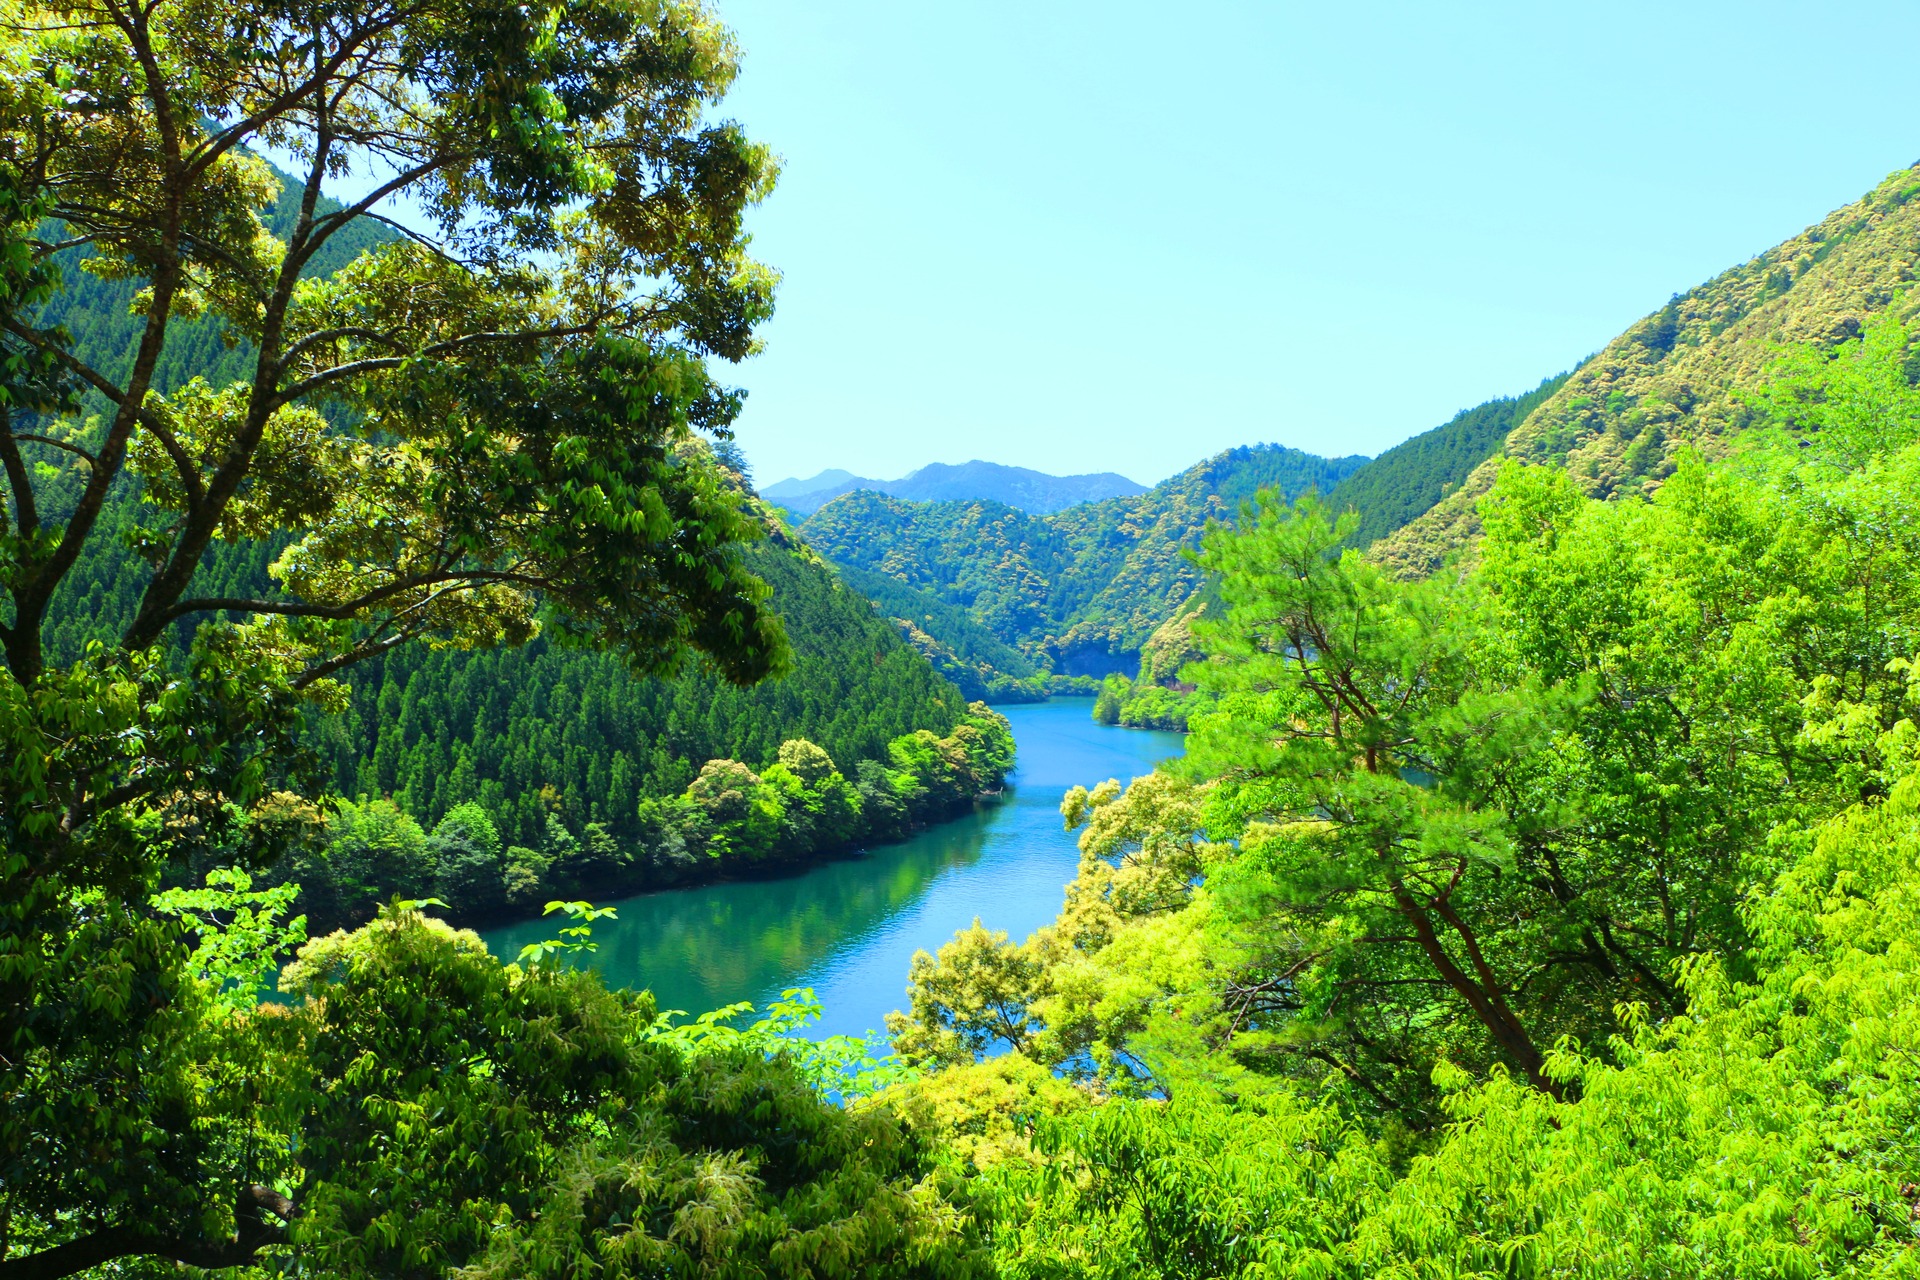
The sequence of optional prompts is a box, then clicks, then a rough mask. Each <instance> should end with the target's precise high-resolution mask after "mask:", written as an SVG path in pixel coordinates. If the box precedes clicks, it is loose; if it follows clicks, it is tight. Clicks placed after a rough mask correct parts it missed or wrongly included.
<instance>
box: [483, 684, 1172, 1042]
mask: <svg viewBox="0 0 1920 1280" xmlns="http://www.w3.org/2000/svg"><path fill="white" fill-rule="evenodd" d="M1090 706H1091V700H1090V699H1087V698H1070V699H1060V700H1056V701H1053V702H1049V703H1037V704H1031V705H1027V706H1013V707H1005V708H1003V709H1002V710H1003V711H1004V712H1005V715H1006V718H1007V720H1008V722H1009V725H1010V727H1011V731H1012V735H1013V738H1014V740H1015V742H1016V744H1017V750H1018V756H1017V762H1016V764H1015V766H1014V768H1013V770H1012V772H1011V774H1010V775H1009V776H1008V778H1007V785H1006V788H1005V793H1004V794H1003V795H1002V796H1001V797H1000V798H999V799H998V800H997V801H996V802H995V803H993V804H991V805H986V806H982V807H981V808H979V809H977V810H973V811H970V812H966V813H963V814H962V815H960V816H959V817H957V818H955V819H953V820H952V821H950V822H944V823H940V824H938V825H934V826H929V827H927V828H926V829H924V830H922V831H919V832H916V833H914V834H913V835H911V836H909V837H908V838H907V839H905V840H903V841H900V842H897V843H893V844H887V845H876V846H873V847H870V848H868V849H866V850H864V851H861V852H857V853H853V854H851V855H850V856H846V857H842V858H837V859H835V860H832V861H828V862H824V863H821V864H818V865H814V866H811V867H809V868H807V869H805V870H803V871H801V872H799V873H798V874H795V875H791V876H787V877H783V878H780V879H758V878H757V879H741V880H730V881H723V882H718V883H713V884H707V885H702V886H699V887H694V888H685V889H676V890H669V891H664V892H657V893H648V894H645V895H640V896H635V897H631V898H626V899H622V900H618V901H614V900H609V899H596V901H598V902H601V903H602V904H603V905H611V906H613V907H615V908H616V910H617V912H618V914H617V916H616V918H614V919H612V920H603V921H600V922H599V923H597V924H596V925H595V926H594V933H593V937H594V941H595V942H596V943H598V944H599V950H598V951H597V952H595V953H593V954H592V955H591V956H589V957H586V959H585V962H586V963H587V964H590V965H591V966H593V967H594V968H595V969H598V970H599V971H600V972H601V973H602V974H603V975H604V976H605V978H606V980H607V982H608V983H609V985H612V986H616V987H633V988H640V987H645V988H650V989H651V990H652V991H653V993H654V995H655V996H656V997H657V999H658V1000H659V1002H660V1004H661V1006H662V1007H663V1008H672V1009H684V1010H687V1011H690V1012H694V1013H698V1012H701V1011H704V1010H707V1009H713V1008H718V1007H720V1006H722V1005H725V1004H728V1003H731V1002H733V1001H737V1000H751V1001H753V1002H754V1003H755V1004H757V1005H763V1006H764V1005H765V1004H766V1003H767V1002H768V1000H770V999H772V998H774V997H777V996H778V995H779V994H780V992H781V991H783V990H785V989H787V988H790V987H799V986H810V987H812V988H814V990H815V991H816V993H817V994H818V996H819V998H820V1000H821V1003H822V1004H823V1005H824V1007H825V1014H824V1016H823V1019H822V1021H821V1022H820V1024H818V1026H816V1027H815V1028H812V1029H811V1031H810V1034H821V1035H834V1034H839V1033H841V1032H846V1033H850V1034H862V1033H864V1032H866V1031H868V1030H874V1029H878V1028H879V1027H880V1026H881V1025H882V1020H883V1019H884V1018H885V1016H886V1014H887V1013H888V1012H889V1011H891V1010H893V1009H897V1008H900V1007H902V1006H903V1005H904V1003H905V1000H904V993H905V988H906V981H907V969H908V965H909V964H910V963H911V961H912V958H913V953H914V952H915V951H916V950H920V949H923V948H924V949H926V950H929V951H931V950H934V949H937V948H938V947H939V946H940V944H941V943H943V942H945V941H946V940H947V939H948V938H950V937H951V936H952V935H953V932H954V931H955V930H956V929H963V928H965V927H966V926H967V925H969V924H971V923H972V922H973V919H974V918H975V917H976V916H978V917H979V918H980V919H981V921H982V922H983V923H985V924H986V925H987V926H988V927H989V928H994V929H1004V930H1006V931H1007V932H1008V933H1009V934H1010V935H1011V936H1013V937H1016V938H1019V937H1024V936H1025V935H1026V934H1028V933H1029V932H1031V931H1032V930H1034V929H1036V928H1038V927H1039V926H1040V925H1042V924H1045V923H1047V922H1048V921H1050V920H1052V919H1053V917H1054V916H1055V915H1056V914H1058V912H1059V910H1060V901H1061V888H1062V886H1063V885H1064V884H1066V882H1067V881H1069V880H1071V879H1072V878H1073V875H1074V872H1075V870H1076V868H1077V866H1078V862H1079V852H1078V850H1077V848H1076V847H1075V843H1074V837H1073V836H1072V834H1071V833H1069V832H1067V831H1066V830H1065V829H1064V828H1063V827H1062V824H1061V821H1060V813H1059V806H1060V798H1061V796H1062V795H1063V794H1064V793H1065V792H1066V790H1067V789H1068V788H1069V787H1071V786H1074V785H1076V784H1086V785H1091V784H1093V783H1096V782H1099V781H1100V780H1102V779H1104V778H1119V779H1120V780H1121V781H1123V782H1124V781H1126V780H1127V779H1129V778H1133V777H1137V776H1139V775H1142V774H1145V773H1147V772H1149V771H1150V770H1151V769H1152V767H1153V766H1154V764H1155V763H1157V762H1159V761H1161V760H1163V759H1166V758H1167V757H1169V756H1172V755H1176V754H1178V752H1179V750H1180V748H1181V745H1182V739H1181V737H1180V736H1179V735H1178V734H1170V733H1156V732H1149V731H1143V730H1132V729H1116V728H1106V727H1103V726H1100V725H1097V724H1095V723H1094V722H1093V719H1092V717H1091V715H1090V714H1089V708H1090ZM553 929H554V925H553V923H552V922H551V921H544V920H536V921H528V922H523V923H519V924H513V925H506V926H502V927H499V928H494V929H488V930H484V931H483V936H484V937H485V938H486V941H487V945H488V947H489V948H491V949H492V951H493V953H494V954H495V955H498V956H502V957H505V958H508V959H511V958H512V957H513V956H515V955H517V954H518V953H519V950H520V948H521V947H523V946H525V945H526V944H528V943H530V942H538V941H540V940H542V939H544V938H549V937H552V936H553Z"/></svg>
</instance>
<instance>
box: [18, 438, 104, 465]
mask: <svg viewBox="0 0 1920 1280" xmlns="http://www.w3.org/2000/svg"><path fill="white" fill-rule="evenodd" d="M10 438H11V439H14V440H31V441H33V443H35V444H44V445H49V446H51V447H53V448H55V449H65V450H66V451H67V452H68V453H71V454H76V455H78V456H79V457H82V458H85V459H86V460H87V464H88V465H89V466H95V467H97V466H99V465H100V459H98V458H96V457H94V456H93V455H92V454H91V453H89V452H88V451H87V450H85V449H82V448H81V447H80V446H79V445H77V444H69V443H67V442H66V441H65V440H57V439H55V438H54V437H52V436H42V435H34V434H33V433H32V432H28V431H15V432H13V433H12V435H11V437H10Z"/></svg>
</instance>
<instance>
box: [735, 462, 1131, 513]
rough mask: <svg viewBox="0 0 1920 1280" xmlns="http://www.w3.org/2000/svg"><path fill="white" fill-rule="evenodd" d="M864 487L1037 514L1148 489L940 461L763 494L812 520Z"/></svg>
mask: <svg viewBox="0 0 1920 1280" xmlns="http://www.w3.org/2000/svg"><path fill="white" fill-rule="evenodd" d="M862 489H865V490H867V491H869V492H872V493H884V494H887V495H888V496H890V497H895V498H905V499H906V500H907V501H909V502H965V501H970V500H972V499H975V498H981V499H985V500H987V501H990V502H1000V503H1004V504H1006V505H1007V506H1009V507H1017V508H1019V509H1020V510H1022V511H1026V512H1031V513H1032V514H1034V515H1047V514H1050V513H1052V512H1055V511H1060V510H1062V509H1064V508H1066V507H1071V506H1075V505H1077V504H1079V503H1082V502H1099V501H1101V500H1102V499H1106V498H1127V497H1132V496H1133V495H1135V494H1141V493H1145V492H1146V491H1147V487H1146V486H1145V485H1143V484H1136V483H1134V482H1133V481H1131V480H1129V479H1127V478H1126V477H1125V476H1122V475H1115V474H1114V473H1113V472H1111V471H1103V472H1101V473H1100V474H1098V475H1086V476H1050V475H1048V474H1047V473H1046V472H1044V471H1032V470H1029V469H1028V468H1026V467H1008V466H1002V465H1001V464H1000V463H997V462H981V461H979V460H978V459H975V460H974V461H972V462H963V463H960V464H959V465H957V466H956V465H953V464H951V463H945V462H935V463H932V464H930V465H928V466H924V467H921V468H920V469H919V470H918V471H915V472H914V473H913V474H911V475H909V476H905V477H902V478H901V479H899V480H874V479H871V478H869V477H867V476H856V475H854V474H853V473H852V472H850V471H840V470H833V471H822V472H821V473H820V474H819V475H817V476H815V477H813V478H812V479H811V480H782V481H780V482H779V483H777V484H770V485H767V486H765V487H764V488H762V489H761V490H760V493H761V496H762V497H764V498H766V499H767V500H768V501H770V502H777V503H779V504H780V505H781V506H783V507H785V508H786V509H787V510H789V511H792V512H794V513H795V514H797V515H801V516H809V515H812V514H813V513H814V512H816V511H818V510H819V509H820V508H821V507H824V506H826V505H827V504H828V503H829V502H831V501H833V500H834V499H835V498H837V497H839V496H841V495H842V494H846V493H854V492H857V491H859V490H862Z"/></svg>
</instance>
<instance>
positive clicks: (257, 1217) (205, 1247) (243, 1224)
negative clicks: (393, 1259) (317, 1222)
mask: <svg viewBox="0 0 1920 1280" xmlns="http://www.w3.org/2000/svg"><path fill="white" fill-rule="evenodd" d="M234 1209H235V1212H234V1216H235V1218H237V1219H238V1223H237V1228H238V1229H237V1230H235V1232H234V1233H233V1234H232V1235H231V1236H228V1237H227V1238H226V1239H225V1240H197V1239H193V1238H191V1237H187V1236H176V1235H167V1234H164V1233H161V1232H155V1231H149V1230H146V1229H144V1228H142V1227H137V1226H114V1227H102V1228H100V1229H99V1230H97V1231H93V1232H89V1233H88V1234H86V1235H84V1236H80V1237H78V1238H77V1239H73V1240H69V1241H67V1242H66V1243H64V1244H57V1245H55V1246H53V1247H52V1248H51V1249H42V1250H41V1251H40V1252H38V1253H30V1254H27V1255H26V1256H25V1257H20V1258H8V1259H6V1260H4V1261H0V1280H62V1278H63V1277H65V1276H71V1275H77V1274H78V1273H80V1272H82V1271H90V1270H92V1269H93V1268H94V1267H97V1266H100V1265H102V1264H103V1263H108V1262H112V1261H114V1260H115V1259H116V1258H166V1259H168V1260H169V1261H172V1262H178V1263H183V1264H185V1265H186V1266H189V1267H199V1268H201V1269H203V1270H207V1271H217V1270H220V1269H222V1268H226V1267H243V1266H246V1265H247V1264H248V1263H250V1262H252V1261H253V1260H254V1258H255V1257H256V1256H257V1255H258V1254H259V1252H260V1250H262V1249H264V1248H266V1247H267V1246H268V1245H275V1244H284V1243H286V1239H287V1232H286V1228H285V1227H283V1226H280V1225H278V1224H275V1223H270V1222H267V1221H266V1220H265V1219H264V1218H262V1217H261V1213H262V1211H263V1210H264V1211H265V1212H267V1213H271V1214H273V1215H274V1216H275V1217H277V1218H279V1219H281V1220H282V1221H283V1222H285V1221H291V1220H292V1218H293V1215H294V1212H295V1209H294V1205H293V1202H292V1201H291V1200H289V1199H287V1197H285V1196H283V1195H281V1194H280V1193H279V1192H277V1191H274V1190H273V1189H272V1188H270V1187H262V1186H258V1185H255V1186H250V1187H248V1188H246V1190H244V1191H243V1192H241V1195H240V1202H239V1203H238V1204H237V1205H235V1206H234Z"/></svg>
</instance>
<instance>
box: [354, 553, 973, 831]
mask: <svg viewBox="0 0 1920 1280" xmlns="http://www.w3.org/2000/svg"><path fill="white" fill-rule="evenodd" d="M752 561H753V566H754V570H755V572H757V573H758V574H760V575H761V576H762V577H764V578H765V579H766V580H767V581H768V582H769V583H771V584H772V585H773V588H774V599H775V601H776V602H777V603H778V605H779V608H780V613H781V617H782V618H783V619H784V620H785V621H786V624H787V633H788V635H789V636H790V637H791V640H792V643H793V648H794V659H795V661H794V668H793V670H792V672H791V673H789V674H787V675H785V676H780V677H776V678H774V679H771V680H767V681H765V682H763V683H761V684H758V685H753V686H750V687H747V688H741V687H740V686H738V685H733V684H729V683H728V682H727V681H725V680H723V679H721V678H719V677H718V676H716V675H713V674H711V673H709V672H705V671H698V670H694V671H688V672H686V673H684V674H682V675H680V676H677V677H675V678H674V679H671V680H660V679H636V678H634V677H633V676H632V674H631V673H629V672H628V670H627V669H626V667H625V666H624V665H623V664H622V663H621V661H620V660H619V659H618V658H616V657H615V656H613V655H611V654H606V653H600V652H593V651H586V650H579V649H572V648H568V647H565V646H563V645H560V644H558V643H556V642H554V641H551V640H549V639H547V638H545V637H542V638H540V639H538V640H535V641H534V642H533V643H532V644H530V645H528V646H527V647H526V648H524V649H495V650H481V651H477V652H471V651H459V650H440V651H434V650H427V649H404V650H398V651H396V652H395V653H393V654H391V655H388V656H387V657H386V658H384V659H380V660H376V661H375V662H373V663H370V664H368V665H366V666H365V667H363V668H361V669H360V670H359V671H358V672H356V674H355V676H354V680H353V705H352V708H351V710H349V712H348V713H347V714H346V715H345V716H344V717H342V718H341V719H340V720H338V721H336V722H334V723H332V724H330V725H328V726H327V727H326V730H325V737H324V748H323V749H324V750H325V752H326V755H327V758H328V760H329V762H330V763H332V765H333V766H334V769H335V772H336V781H337V783H338V785H339V787H340V789H341V790H342V791H343V792H344V793H346V794H348V795H354V794H360V795H367V796H383V795H391V796H392V797H393V798H394V800H395V801H396V802H398V803H399V804H400V806H401V807H402V808H404V809H405V810H406V811H407V812H409V813H411V814H412V815H413V816H414V817H415V818H416V819H418V820H419V821H420V822H422V823H425V824H427V825H428V826H431V825H433V824H434V823H436V822H438V821H439V820H440V819H441V818H442V817H444V816H445V815H446V813H447V812H448V811H449V810H451V809H453V808H454V807H455V806H457V805H460V804H462V803H465V802H467V801H478V802H479V803H480V805H481V806H482V807H483V808H485V809H486V810H487V812H488V813H489V814H490V815H491V816H492V818H493V821H494V823H495V824H496V826H497V827H498V828H499V831H500V836H501V839H502V840H503V841H504V842H506V843H508V844H518V845H527V846H532V847H536V848H537V847H539V846H540V845H541V844H542V842H543V841H545V840H546V838H547V822H548V816H549V815H550V814H551V815H554V816H557V817H559V818H560V819H561V820H562V821H563V822H565V824H566V825H567V827H568V828H569V829H570V830H571V831H572V833H573V834H574V835H576V836H578V835H580V834H581V833H582V832H584V830H585V828H586V826H587V824H589V823H598V824H602V825H604V826H605V827H606V828H607V829H608V831H609V832H610V833H611V834H612V835H613V836H614V837H615V838H616V839H617V840H621V841H626V840H628V839H629V838H630V837H631V836H632V834H633V833H634V831H635V823H636V817H635V815H636V812H637V806H638V804H639V802H640V801H641V800H644V799H647V798H654V797H662V796H673V795H678V794H679V793H680V792H681V791H683V790H685V789H686V787H687V786H688V784H689V783H691V782H692V781H693V780H694V779H695V778H696V777H698V776H699V774H700V770H701V768H702V767H703V766H704V765H705V764H706V763H707V761H709V760H714V759H722V758H724V759H729V760H738V761H743V762H745V763H746V764H748V765H750V766H752V767H754V768H759V767H761V766H763V765H766V764H770V763H772V762H773V761H774V760H775V759H776V758H777V757H778V755H779V751H780V745H781V743H783V742H785V741H787V740H789V739H794V738H804V739H806V740H808V741H810V742H812V743H814V744H815V745H817V746H819V747H822V748H824V749H825V750H826V752H827V753H828V755H830V756H831V757H832V758H833V760H834V761H835V763H837V764H839V765H840V766H841V767H842V768H843V769H844V770H845V771H846V772H847V773H849V774H851V773H852V772H853V771H854V768H855V766H856V765H857V764H858V763H859V762H860V761H862V760H876V759H885V758H886V755H887V745H888V743H889V742H891V741H892V740H893V739H894V738H896V737H899V736H901V735H902V734H910V733H913V732H914V731H915V730H919V729H931V730H934V731H936V732H938V733H943V734H944V733H946V732H948V731H950V730H951V729H952V728H953V726H954V725H955V724H957V723H958V722H959V720H960V717H961V716H962V715H963V714H965V712H966V699H965V698H964V697H963V696H962V695H961V693H960V691H959V690H957V689H956V688H955V687H954V686H953V685H952V684H951V683H950V682H949V681H947V680H946V679H944V678H942V677H941V676H940V675H939V674H938V673H936V672H935V671H934V670H933V668H932V667H931V666H930V665H929V664H928V663H927V661H926V660H925V659H924V658H923V657H922V656H921V655H920V654H919V653H916V652H915V651H914V649H913V648H912V646H910V645H908V644H907V643H905V642H904V641H903V639H902V638H901V636H900V634H899V633H898V631H897V630H896V629H895V627H894V626H893V625H892V623H891V622H889V621H888V619H887V618H886V617H884V616H883V615H882V614H880V613H879V612H877V611H876V610H875V609H874V607H873V605H872V603H871V602H869V601H868V600H867V599H866V597H865V596H862V595H861V594H859V593H858V592H857V591H854V590H852V589H850V588H848V587H846V586H843V585H842V584H841V583H840V582H838V581H837V580H836V579H835V576H834V575H833V573H832V572H831V571H830V570H828V569H827V568H826V567H825V566H824V565H821V564H820V563H819V562H818V561H817V560H814V559H812V558H811V557H808V556H806V555H805V554H804V553H803V552H798V551H796V550H794V549H791V548H788V547H781V546H776V545H771V544H769V545H765V546H762V547H760V548H758V549H757V550H756V551H755V552H754V553H753V556H752Z"/></svg>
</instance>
